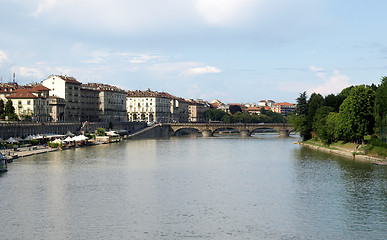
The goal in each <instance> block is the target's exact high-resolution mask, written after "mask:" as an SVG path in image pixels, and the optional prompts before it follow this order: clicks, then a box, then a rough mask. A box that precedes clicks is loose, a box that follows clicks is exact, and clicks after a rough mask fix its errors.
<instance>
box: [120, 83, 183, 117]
mask: <svg viewBox="0 0 387 240" xmlns="http://www.w3.org/2000/svg"><path fill="white" fill-rule="evenodd" d="M188 104H189V103H188V101H186V100H185V99H183V98H179V97H175V96H173V95H171V94H169V93H166V92H156V91H151V90H150V89H148V90H146V91H139V90H137V91H128V92H127V114H128V119H129V121H145V122H161V123H163V122H164V123H167V122H188V116H189V113H188Z"/></svg>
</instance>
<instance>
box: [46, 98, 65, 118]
mask: <svg viewBox="0 0 387 240" xmlns="http://www.w3.org/2000/svg"><path fill="white" fill-rule="evenodd" d="M48 99H49V105H50V111H49V112H50V118H51V121H52V122H64V115H65V106H66V100H64V99H63V98H60V97H57V96H49V98H48Z"/></svg>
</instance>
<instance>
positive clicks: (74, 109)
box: [42, 75, 81, 122]
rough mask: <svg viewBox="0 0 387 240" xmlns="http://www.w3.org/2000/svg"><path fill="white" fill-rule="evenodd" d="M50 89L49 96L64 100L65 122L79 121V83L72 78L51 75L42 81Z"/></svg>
mask: <svg viewBox="0 0 387 240" xmlns="http://www.w3.org/2000/svg"><path fill="white" fill-rule="evenodd" d="M42 84H43V85H44V86H45V87H47V88H49V89H50V93H49V94H50V96H57V97H60V98H63V99H65V112H64V121H65V122H79V121H80V120H81V105H80V103H81V101H80V99H81V93H80V91H81V83H80V82H78V81H77V80H76V79H75V78H74V77H69V76H66V75H64V76H62V75H51V76H49V77H48V78H47V79H45V80H43V81H42Z"/></svg>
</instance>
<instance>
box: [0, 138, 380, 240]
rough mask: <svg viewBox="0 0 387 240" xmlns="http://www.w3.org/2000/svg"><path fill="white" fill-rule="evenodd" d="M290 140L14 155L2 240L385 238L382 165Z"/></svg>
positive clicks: (125, 145)
mask: <svg viewBox="0 0 387 240" xmlns="http://www.w3.org/2000/svg"><path fill="white" fill-rule="evenodd" d="M294 141H296V140H295V139H294V138H277V137H273V135H267V136H262V135H260V136H258V137H252V138H239V137H216V138H200V137H199V138H192V137H184V138H171V139H158V140H137V141H127V142H121V143H117V144H111V145H101V146H96V147H90V148H79V149H73V150H66V151H62V152H52V153H48V154H45V155H37V156H33V157H29V158H24V159H19V160H18V161H17V162H15V163H13V164H11V165H10V171H9V172H8V173H7V175H4V176H2V178H1V180H0V181H1V182H0V184H1V186H2V188H1V189H2V192H1V195H0V200H1V201H2V202H4V208H3V212H2V214H1V215H0V221H2V222H3V223H5V228H4V231H1V232H0V239H20V238H21V239H89V238H97V239H186V238H199V239H338V238H340V239H363V238H365V237H368V238H370V239H382V238H381V237H382V236H384V235H385V234H386V230H385V227H384V226H386V216H387V208H386V204H387V203H386V202H387V200H386V199H387V198H386V185H387V184H386V182H387V179H386V174H387V172H386V168H378V167H376V166H373V165H370V164H364V163H357V162H353V161H351V160H347V159H343V158H340V157H336V156H333V155H329V154H325V153H320V152H316V151H313V150H310V149H306V148H302V147H301V146H299V145H295V144H292V143H293V142H294ZM4 186H5V187H4Z"/></svg>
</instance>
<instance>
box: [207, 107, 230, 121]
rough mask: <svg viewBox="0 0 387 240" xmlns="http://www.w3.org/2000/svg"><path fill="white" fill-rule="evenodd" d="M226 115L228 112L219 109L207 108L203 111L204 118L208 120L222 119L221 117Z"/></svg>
mask: <svg viewBox="0 0 387 240" xmlns="http://www.w3.org/2000/svg"><path fill="white" fill-rule="evenodd" d="M226 115H228V113H226V112H224V111H222V110H220V109H209V110H207V111H205V112H204V118H205V119H207V120H208V121H222V119H223V117H225V116H226Z"/></svg>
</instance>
